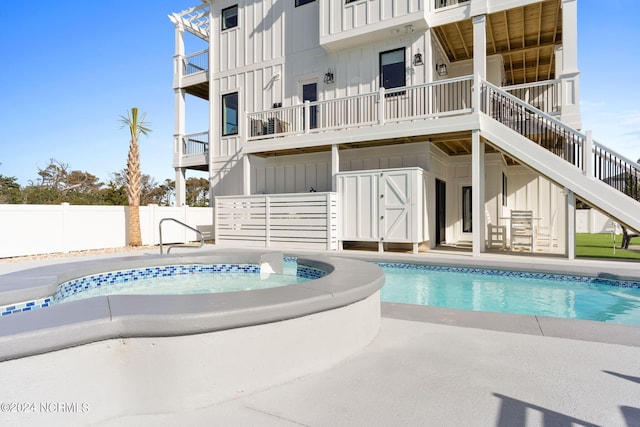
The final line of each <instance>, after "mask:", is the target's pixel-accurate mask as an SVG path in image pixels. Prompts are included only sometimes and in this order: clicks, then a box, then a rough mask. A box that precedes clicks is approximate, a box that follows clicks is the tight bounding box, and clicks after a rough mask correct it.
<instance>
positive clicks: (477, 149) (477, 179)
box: [471, 129, 486, 256]
mask: <svg viewBox="0 0 640 427" xmlns="http://www.w3.org/2000/svg"><path fill="white" fill-rule="evenodd" d="M484 151H485V145H484V142H482V141H481V140H480V130H479V129H475V130H473V131H472V134H471V188H472V193H471V200H472V201H471V204H472V213H471V224H472V227H473V233H472V234H473V241H472V244H473V250H472V251H473V256H478V255H480V254H481V253H482V252H484V251H485V246H484V240H485V227H486V224H485V215H484V210H485V209H484V203H485V202H484Z"/></svg>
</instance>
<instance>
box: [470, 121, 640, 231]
mask: <svg viewBox="0 0 640 427" xmlns="http://www.w3.org/2000/svg"><path fill="white" fill-rule="evenodd" d="M480 135H481V136H482V137H483V138H485V139H486V140H487V141H489V143H490V144H492V145H494V146H495V147H496V148H498V149H499V150H500V151H502V152H504V153H506V154H508V155H509V156H511V157H513V158H514V159H516V160H518V161H519V162H521V163H522V164H523V165H525V166H527V167H529V168H531V169H533V170H535V171H536V172H538V173H540V174H541V175H543V176H544V177H546V178H547V179H549V180H551V181H553V182H555V183H556V184H557V185H559V186H561V187H564V188H567V189H569V190H571V191H573V192H574V193H575V194H576V195H577V196H579V197H580V198H581V199H582V200H584V201H585V202H587V203H588V204H589V205H591V206H593V207H594V208H596V209H598V210H600V211H602V212H603V213H604V214H606V215H607V216H609V217H611V218H612V219H614V220H616V221H618V222H620V223H622V224H624V225H626V226H627V227H629V228H631V229H634V230H640V202H637V201H636V200H634V199H632V198H631V197H629V196H627V195H625V194H624V193H621V192H620V191H617V190H616V189H614V188H612V187H610V186H609V185H607V184H605V183H604V182H602V181H600V180H598V179H596V178H595V177H589V176H586V175H584V174H583V172H582V170H580V169H579V168H577V167H576V166H574V165H572V164H570V163H569V162H567V161H566V160H564V159H562V158H560V157H558V156H556V155H555V154H553V153H551V152H549V151H547V150H546V149H545V148H543V147H541V146H539V145H538V144H536V143H534V142H533V141H531V140H530V139H528V138H526V137H524V136H522V135H520V134H519V133H517V132H515V131H513V130H511V129H509V128H508V127H507V126H505V125H503V124H502V123H500V122H498V121H497V120H495V119H492V118H490V117H488V116H486V115H484V114H481V115H480ZM589 157H591V156H589Z"/></svg>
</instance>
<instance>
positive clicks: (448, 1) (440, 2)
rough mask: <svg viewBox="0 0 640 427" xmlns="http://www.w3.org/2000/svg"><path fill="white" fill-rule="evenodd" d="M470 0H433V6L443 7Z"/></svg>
mask: <svg viewBox="0 0 640 427" xmlns="http://www.w3.org/2000/svg"><path fill="white" fill-rule="evenodd" d="M470 1H471V0H435V8H436V9H442V8H443V7H448V6H455V5H457V4H461V3H469V2H470Z"/></svg>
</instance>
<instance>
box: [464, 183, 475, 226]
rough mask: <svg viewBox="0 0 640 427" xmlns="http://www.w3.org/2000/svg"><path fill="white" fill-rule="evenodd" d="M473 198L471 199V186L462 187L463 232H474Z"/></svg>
mask: <svg viewBox="0 0 640 427" xmlns="http://www.w3.org/2000/svg"><path fill="white" fill-rule="evenodd" d="M472 203H473V202H472V200H471V187H470V186H466V187H462V232H463V233H472V232H473V223H472V221H471V215H472V212H473V211H472V209H471V207H472Z"/></svg>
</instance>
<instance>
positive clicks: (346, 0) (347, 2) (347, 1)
mask: <svg viewBox="0 0 640 427" xmlns="http://www.w3.org/2000/svg"><path fill="white" fill-rule="evenodd" d="M354 1H358V0H345V1H344V3H345V4H349V3H353V2H354Z"/></svg>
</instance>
